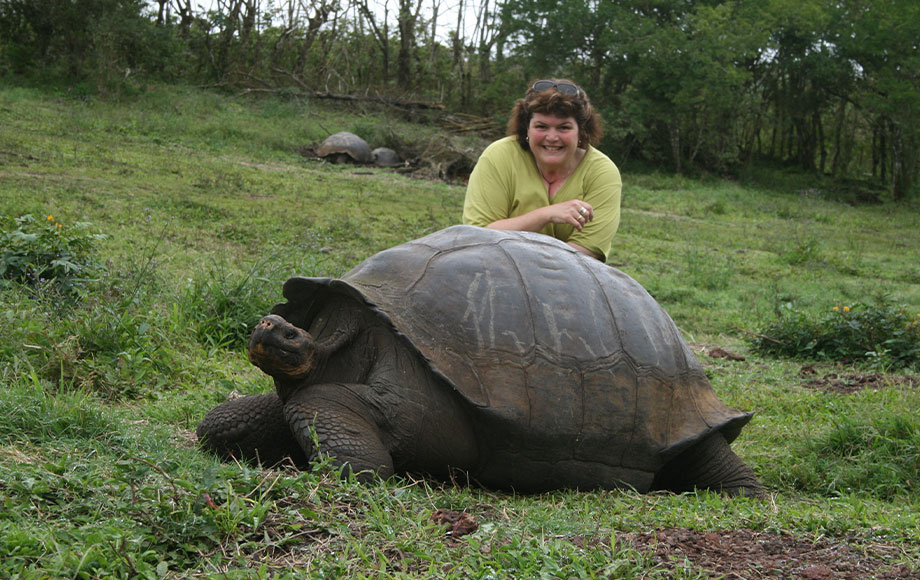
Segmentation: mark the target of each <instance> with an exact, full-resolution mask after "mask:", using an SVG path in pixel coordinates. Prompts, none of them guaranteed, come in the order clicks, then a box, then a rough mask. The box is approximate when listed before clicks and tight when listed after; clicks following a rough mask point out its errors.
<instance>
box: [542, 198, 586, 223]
mask: <svg viewBox="0 0 920 580" xmlns="http://www.w3.org/2000/svg"><path fill="white" fill-rule="evenodd" d="M541 209H545V210H549V213H550V215H549V218H548V220H547V222H548V223H554V224H569V225H572V226H575V229H577V230H578V231H581V230H582V229H583V228H584V227H585V224H586V223H588V222H589V221H591V220H593V219H594V208H593V207H591V204H589V203H587V202H584V201H581V200H579V199H573V200H571V201H564V202H562V203H557V204H553V205H550V206H547V207H545V208H541ZM541 229H542V228H541Z"/></svg>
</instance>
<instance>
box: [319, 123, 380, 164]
mask: <svg viewBox="0 0 920 580" xmlns="http://www.w3.org/2000/svg"><path fill="white" fill-rule="evenodd" d="M316 154H317V155H319V156H320V157H322V158H323V159H326V160H328V161H331V162H332V163H373V162H374V155H373V153H371V147H370V145H368V144H367V141H365V140H364V139H362V138H361V137H358V136H357V135H355V134H354V133H349V132H347V131H343V132H341V133H333V134H332V135H329V136H328V137H326V138H325V139H324V140H323V142H322V143H320V145H319V147H318V148H317V149H316Z"/></svg>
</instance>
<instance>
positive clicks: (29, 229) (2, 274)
mask: <svg viewBox="0 0 920 580" xmlns="http://www.w3.org/2000/svg"><path fill="white" fill-rule="evenodd" d="M14 221H15V228H14V229H12V230H9V231H6V232H3V233H2V234H0V283H2V284H9V281H13V282H18V283H21V284H26V285H28V286H30V287H32V288H39V287H43V286H45V285H50V286H51V287H54V288H55V289H57V290H60V291H61V292H62V293H64V294H76V293H77V291H78V290H79V289H80V287H81V286H83V285H84V284H85V283H86V282H87V281H89V280H91V279H93V278H95V277H97V276H99V275H100V274H101V273H102V271H103V267H102V265H101V264H100V263H99V262H97V261H96V260H95V259H94V257H93V254H94V252H95V249H96V248H95V244H96V242H98V241H99V240H102V239H105V235H103V234H99V233H91V232H90V231H89V228H90V224H88V223H85V222H78V223H75V224H74V225H72V226H64V224H62V223H60V222H59V221H57V220H55V219H54V217H53V216H50V215H49V216H48V217H47V218H45V219H44V220H36V219H35V218H34V217H32V215H31V214H26V215H24V216H20V217H18V218H15V220H14Z"/></svg>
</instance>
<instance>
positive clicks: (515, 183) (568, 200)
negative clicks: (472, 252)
mask: <svg viewBox="0 0 920 580" xmlns="http://www.w3.org/2000/svg"><path fill="white" fill-rule="evenodd" d="M601 132H602V131H601V125H600V116H599V115H598V114H597V113H596V112H595V111H594V108H593V107H592V106H591V103H590V102H589V101H588V96H587V95H586V94H585V92H584V91H583V90H581V89H580V88H579V87H578V86H576V85H575V84H574V83H572V82H570V81H567V80H541V81H537V82H535V83H534V84H533V85H532V86H531V88H530V89H529V90H528V91H527V94H526V95H525V96H524V98H522V99H518V100H517V102H515V104H514V108H513V109H512V111H511V118H510V119H509V120H508V136H507V137H505V138H503V139H499V140H498V141H496V142H494V143H492V144H491V145H489V147H487V148H486V150H485V151H484V152H483V153H482V156H481V157H480V158H479V161H478V162H477V163H476V167H475V168H474V169H473V173H472V175H470V182H469V186H468V187H467V190H466V200H465V201H464V204H463V223H465V224H470V225H475V226H481V227H487V228H493V229H499V230H521V231H529V232H541V233H544V234H546V235H550V236H553V237H555V238H557V239H560V240H562V241H564V242H567V243H568V244H569V245H571V246H572V247H574V248H575V249H577V250H578V251H580V252H584V253H585V254H588V255H590V256H593V257H595V258H597V259H599V260H602V261H605V262H606V261H607V257H608V254H609V253H610V244H611V241H612V240H613V235H614V234H615V233H616V231H617V226H618V225H619V223H620V191H621V189H622V182H621V181H620V172H619V170H618V169H617V167H616V165H614V164H613V162H612V161H611V160H610V159H609V158H608V157H607V156H606V155H604V154H603V153H601V152H600V151H598V150H597V149H595V148H594V147H592V145H597V143H599V142H600V139H601Z"/></svg>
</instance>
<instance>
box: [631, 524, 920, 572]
mask: <svg viewBox="0 0 920 580" xmlns="http://www.w3.org/2000/svg"><path fill="white" fill-rule="evenodd" d="M616 540H617V542H618V543H622V544H624V545H627V546H630V547H632V548H633V549H635V550H637V551H638V552H640V553H642V554H645V555H646V557H647V558H649V560H650V561H651V563H652V564H653V565H654V566H655V567H656V568H658V569H661V570H663V571H666V574H665V577H669V576H670V574H668V573H667V572H671V573H673V574H675V575H676V574H679V573H680V570H684V571H686V569H687V567H688V564H689V565H690V566H692V569H694V570H697V571H704V572H705V573H706V575H707V576H708V577H710V578H724V579H726V580H732V579H739V580H741V579H743V580H756V579H760V578H795V579H802V580H841V579H845V580H850V579H852V580H866V579H869V578H875V579H878V580H888V579H895V578H920V572H917V571H911V570H910V569H909V568H907V567H906V566H903V565H900V564H897V563H892V562H896V561H897V559H898V554H899V552H900V549H899V548H898V547H897V546H895V545H886V544H872V545H856V544H850V543H847V542H845V541H841V540H832V539H821V540H817V541H811V540H808V539H805V538H800V537H797V536H792V535H788V534H773V533H768V532H757V531H754V530H746V529H740V530H722V531H718V532H700V531H697V530H690V529H683V528H664V529H659V530H655V531H651V532H644V533H625V534H617V536H616Z"/></svg>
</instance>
